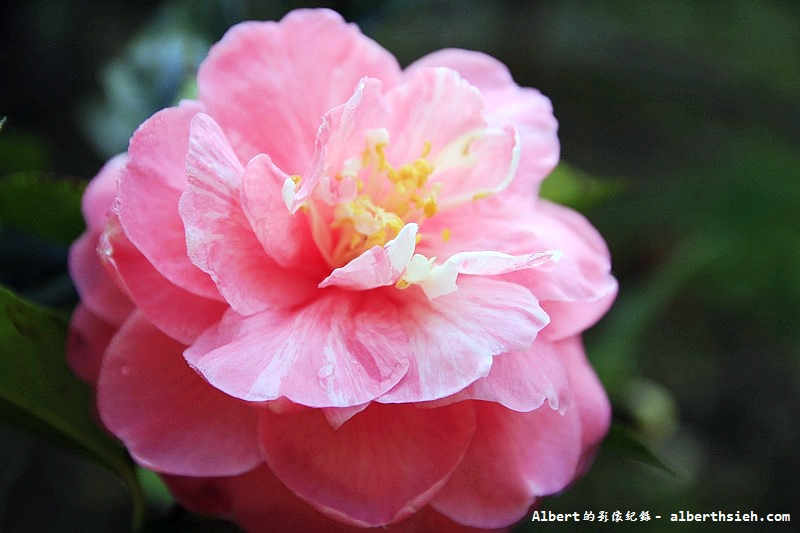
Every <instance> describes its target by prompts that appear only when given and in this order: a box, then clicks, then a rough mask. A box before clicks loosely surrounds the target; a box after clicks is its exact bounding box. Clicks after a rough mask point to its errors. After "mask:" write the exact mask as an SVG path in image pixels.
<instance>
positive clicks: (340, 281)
mask: <svg viewBox="0 0 800 533" xmlns="http://www.w3.org/2000/svg"><path fill="white" fill-rule="evenodd" d="M417 229H418V226H417V224H406V225H405V226H404V227H403V229H401V230H400V233H398V234H397V237H395V238H394V239H392V240H391V241H389V242H387V243H386V244H385V245H383V246H373V247H372V248H370V249H369V250H367V251H366V252H364V253H363V254H361V255H360V256H358V257H356V258H355V259H353V260H352V261H350V262H349V263H347V264H346V265H345V266H343V267H340V268H337V269H336V270H334V271H333V272H331V274H330V276H328V277H327V278H325V279H324V280H322V282H320V284H319V287H330V286H338V287H342V288H343V289H351V290H361V291H363V290H368V289H374V288H376V287H385V286H387V285H394V283H395V282H397V280H398V279H400V276H401V275H402V274H403V271H404V270H405V268H406V265H408V262H409V261H410V260H411V256H412V255H413V254H414V245H415V244H416V240H415V239H416V236H417Z"/></svg>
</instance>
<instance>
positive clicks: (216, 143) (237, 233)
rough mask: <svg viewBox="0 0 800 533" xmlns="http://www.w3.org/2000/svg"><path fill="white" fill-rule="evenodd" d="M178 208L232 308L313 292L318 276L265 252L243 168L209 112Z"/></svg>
mask: <svg viewBox="0 0 800 533" xmlns="http://www.w3.org/2000/svg"><path fill="white" fill-rule="evenodd" d="M190 139H191V142H190V145H189V152H188V156H187V158H186V172H187V174H188V176H189V178H188V183H187V186H186V190H185V192H184V193H183V196H181V199H180V206H179V211H180V215H181V217H182V218H183V223H184V224H185V226H186V243H187V247H188V254H189V257H190V258H191V260H192V262H193V263H194V264H195V265H197V267H199V268H200V269H201V270H202V271H204V272H207V273H208V274H209V275H210V276H211V278H212V279H213V280H214V282H215V283H216V286H217V288H218V289H219V292H220V293H221V294H222V296H223V297H224V298H225V300H226V301H227V302H228V304H230V306H231V307H232V308H233V309H235V310H236V311H238V312H239V313H241V314H245V315H247V314H253V313H257V312H259V311H262V310H264V309H266V308H267V307H275V306H290V305H295V304H297V303H299V302H301V301H303V300H305V299H307V298H309V297H310V296H311V294H312V293H313V291H314V290H315V289H316V288H315V286H314V285H315V282H314V280H313V279H308V278H306V277H304V276H302V275H299V273H297V272H293V271H291V270H286V269H284V268H282V267H280V266H279V265H278V264H277V263H275V261H274V260H273V259H271V258H270V257H269V256H267V255H266V253H264V249H263V248H262V246H261V243H259V241H258V239H257V238H256V235H255V233H253V229H252V228H251V227H250V223H249V222H248V220H247V217H246V216H245V214H244V212H243V211H242V206H241V200H240V197H241V192H240V186H241V176H242V173H243V171H244V169H243V168H242V167H241V165H240V163H239V161H238V159H237V158H236V155H235V154H234V153H233V150H232V148H231V147H230V144H229V143H228V141H227V139H226V138H225V135H224V133H223V132H222V130H221V129H220V128H219V126H218V125H217V124H216V123H215V122H214V120H213V119H212V118H211V117H209V116H208V115H204V114H198V115H197V116H196V117H195V118H194V120H193V121H192V126H191V135H190Z"/></svg>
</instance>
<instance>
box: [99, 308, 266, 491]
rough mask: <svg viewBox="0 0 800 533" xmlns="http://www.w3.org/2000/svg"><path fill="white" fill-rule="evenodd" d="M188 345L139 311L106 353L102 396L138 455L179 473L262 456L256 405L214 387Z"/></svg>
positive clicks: (204, 472)
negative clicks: (189, 359)
mask: <svg viewBox="0 0 800 533" xmlns="http://www.w3.org/2000/svg"><path fill="white" fill-rule="evenodd" d="M182 350H183V345H181V344H179V343H177V342H175V341H174V340H172V339H170V338H169V337H167V336H165V335H164V334H163V333H161V332H160V331H159V330H157V329H156V328H155V327H153V326H152V325H151V324H150V323H149V322H148V321H147V319H145V318H144V316H143V315H142V314H141V313H139V312H138V311H137V312H134V313H133V314H132V315H131V317H130V318H129V319H128V321H127V322H126V323H125V324H124V325H123V327H122V328H121V329H120V331H119V332H118V333H117V335H116V336H115V337H114V340H113V341H112V342H111V345H110V346H109V347H108V352H107V354H106V356H105V358H104V360H103V366H102V367H101V369H100V376H99V379H98V383H97V404H98V409H99V411H100V416H101V418H102V419H103V422H104V424H105V425H106V427H108V429H109V430H111V432H112V433H114V434H115V435H116V436H117V437H119V438H120V439H122V440H123V441H124V442H125V444H126V445H127V447H128V450H129V451H130V452H131V455H133V457H134V458H135V459H136V461H137V462H138V463H139V464H141V465H143V466H145V467H147V468H150V469H153V470H156V471H159V472H166V473H171V474H179V475H193V476H215V475H231V474H238V473H241V472H245V471H247V470H250V469H251V468H254V467H255V466H256V465H257V464H259V463H260V462H261V460H262V458H261V453H260V452H259V449H258V445H257V440H256V423H257V411H256V410H255V409H253V408H252V407H251V406H248V405H247V404H245V403H244V402H241V401H239V400H237V399H235V398H231V397H230V396H227V395H225V394H223V393H221V392H219V391H217V390H215V389H214V388H212V387H210V386H209V385H208V384H207V383H206V382H205V381H203V379H202V378H201V377H200V376H198V375H197V374H196V373H195V372H193V371H192V369H191V368H189V366H188V365H187V364H186V361H184V359H183V357H181V351H182Z"/></svg>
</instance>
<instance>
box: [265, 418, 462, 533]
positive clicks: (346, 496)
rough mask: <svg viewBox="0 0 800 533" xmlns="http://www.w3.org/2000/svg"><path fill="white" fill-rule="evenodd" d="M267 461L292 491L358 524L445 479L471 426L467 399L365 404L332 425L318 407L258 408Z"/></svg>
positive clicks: (418, 500)
mask: <svg viewBox="0 0 800 533" xmlns="http://www.w3.org/2000/svg"><path fill="white" fill-rule="evenodd" d="M259 428H260V438H261V445H262V448H263V450H264V454H265V456H266V460H267V464H268V465H269V466H270V467H271V468H272V470H273V472H275V474H276V475H277V476H278V478H280V479H281V481H283V482H284V483H285V484H286V485H287V486H288V487H289V489H290V490H292V491H293V492H294V493H295V494H296V495H297V496H299V497H300V498H302V499H304V500H306V501H307V502H309V503H310V504H311V505H313V506H314V507H316V508H317V509H319V510H320V511H321V512H323V513H325V514H327V515H329V516H332V517H334V518H336V519H339V520H343V521H347V522H349V523H351V524H354V525H359V526H380V525H384V524H388V523H391V522H394V521H397V520H400V519H402V518H404V517H406V516H409V515H411V514H412V513H414V512H415V511H417V510H418V509H419V508H420V507H422V506H423V505H425V504H426V503H427V502H428V500H430V498H431V497H433V495H434V494H435V493H436V491H437V490H438V489H439V488H440V487H441V486H442V484H443V483H445V482H446V480H447V478H448V476H449V475H450V473H451V472H452V471H453V469H454V468H455V467H456V466H457V465H458V464H459V461H460V460H461V458H462V456H463V454H464V452H465V451H466V449H467V447H468V446H469V442H470V439H471V437H472V432H473V430H474V419H473V407H472V405H471V404H470V403H460V404H453V405H450V406H447V407H442V408H438V409H422V408H417V407H414V406H411V405H391V406H384V405H380V404H374V403H373V404H372V405H370V407H368V408H367V409H366V410H364V411H363V412H361V413H359V414H358V415H356V416H354V417H353V418H351V419H350V420H349V421H347V423H345V424H344V425H343V426H341V427H340V428H339V429H333V428H332V427H331V426H330V425H329V424H328V422H327V421H326V420H325V417H324V416H323V415H322V413H320V412H319V411H309V412H307V413H302V414H298V415H288V416H278V415H273V414H271V413H268V412H266V413H264V414H263V415H262V419H261V424H260V426H259Z"/></svg>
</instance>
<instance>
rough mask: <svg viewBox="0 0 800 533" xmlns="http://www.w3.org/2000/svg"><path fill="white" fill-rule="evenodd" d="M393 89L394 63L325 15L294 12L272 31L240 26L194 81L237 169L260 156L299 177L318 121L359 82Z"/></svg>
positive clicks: (270, 26)
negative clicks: (371, 80) (372, 80)
mask: <svg viewBox="0 0 800 533" xmlns="http://www.w3.org/2000/svg"><path fill="white" fill-rule="evenodd" d="M364 76H370V77H374V78H378V79H381V80H383V82H384V83H385V84H386V85H387V86H393V85H395V84H397V83H398V82H399V80H400V69H399V66H398V65H397V61H396V60H395V59H394V57H393V56H392V55H391V54H389V53H388V52H387V51H386V50H384V49H383V48H381V47H380V46H379V45H378V44H377V43H375V42H374V41H372V40H371V39H369V38H367V37H365V36H363V35H362V34H361V33H360V32H359V30H358V28H357V27H356V26H355V25H351V24H345V22H344V21H343V20H342V18H341V17H340V16H339V15H338V14H336V13H335V12H333V11H328V10H313V11H312V10H297V11H293V12H291V13H289V14H288V15H286V17H284V18H283V20H281V21H280V22H279V23H275V22H247V23H243V24H239V25H237V26H235V27H233V28H232V29H231V30H229V31H228V33H227V34H226V35H225V37H223V39H222V40H221V41H220V42H219V43H218V44H216V45H215V46H214V47H213V48H212V49H211V52H210V54H209V56H208V59H206V61H205V62H204V63H203V65H202V67H201V68H200V72H199V74H198V84H199V91H200V99H201V101H202V102H203V103H204V104H205V105H206V107H207V108H208V109H209V112H210V113H211V114H212V115H213V116H214V117H215V118H216V119H217V120H218V122H219V123H220V124H221V125H222V128H223V130H225V132H226V133H227V134H228V137H229V138H230V139H233V145H234V148H235V150H236V153H237V154H238V155H239V157H240V159H241V160H242V161H247V160H249V159H250V158H252V157H253V156H255V155H256V154H259V153H268V154H270V156H271V157H272V159H273V161H274V162H275V164H276V165H277V166H278V167H280V168H282V169H284V170H285V171H287V172H288V173H289V174H300V173H302V172H305V170H306V168H307V166H308V162H309V161H310V160H311V157H312V154H313V147H314V136H315V134H316V132H317V128H318V126H319V119H320V117H321V116H322V115H323V114H324V113H325V112H326V111H328V110H329V109H331V108H333V107H334V106H336V105H339V104H341V103H342V102H344V101H346V100H347V99H348V97H349V96H350V94H351V92H352V90H353V87H355V86H356V84H357V83H358V81H359V80H360V79H361V78H362V77H364Z"/></svg>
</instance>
